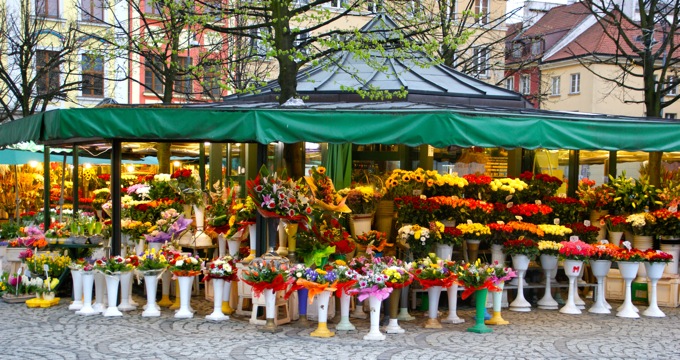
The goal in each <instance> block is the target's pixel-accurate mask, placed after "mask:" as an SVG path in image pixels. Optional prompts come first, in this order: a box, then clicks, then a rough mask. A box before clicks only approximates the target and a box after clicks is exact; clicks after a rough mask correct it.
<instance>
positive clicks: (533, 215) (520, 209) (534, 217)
mask: <svg viewBox="0 0 680 360" xmlns="http://www.w3.org/2000/svg"><path fill="white" fill-rule="evenodd" d="M508 211H509V212H510V213H511V214H512V215H514V216H515V218H517V217H518V216H519V217H521V219H522V220H523V221H527V222H530V223H532V224H544V223H547V222H548V220H549V216H550V215H551V214H552V212H553V210H552V208H551V207H550V206H548V205H543V204H530V203H528V204H515V205H512V206H510V204H508Z"/></svg>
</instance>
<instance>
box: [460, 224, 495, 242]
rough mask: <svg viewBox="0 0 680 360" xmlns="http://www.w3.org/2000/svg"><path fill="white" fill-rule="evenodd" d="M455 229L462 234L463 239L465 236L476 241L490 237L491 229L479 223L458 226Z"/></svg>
mask: <svg viewBox="0 0 680 360" xmlns="http://www.w3.org/2000/svg"><path fill="white" fill-rule="evenodd" d="M456 229H458V230H460V232H461V233H463V235H462V236H463V237H466V235H467V237H471V236H474V237H475V238H477V239H483V238H487V237H489V236H491V229H490V228H489V227H488V226H486V225H483V224H480V223H473V222H470V223H463V224H458V225H457V226H456Z"/></svg>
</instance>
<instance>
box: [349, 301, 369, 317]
mask: <svg viewBox="0 0 680 360" xmlns="http://www.w3.org/2000/svg"><path fill="white" fill-rule="evenodd" d="M364 301H366V300H364ZM350 316H351V317H353V318H355V319H365V318H367V317H368V315H366V313H365V312H364V302H363V301H361V302H360V301H359V299H358V298H357V299H355V302H354V311H352V314H350Z"/></svg>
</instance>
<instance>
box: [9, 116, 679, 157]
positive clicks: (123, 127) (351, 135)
mask: <svg viewBox="0 0 680 360" xmlns="http://www.w3.org/2000/svg"><path fill="white" fill-rule="evenodd" d="M41 123H42V124H43V125H42V127H43V132H42V133H41V132H40V131H39V129H40V124H41ZM22 124H25V126H26V129H22V128H21V127H20V126H21V125H22ZM6 130H7V131H6ZM83 139H120V140H129V141H213V142H259V143H263V144H267V143H271V142H275V141H282V142H285V143H293V142H299V141H309V142H328V143H334V144H340V143H355V144H373V143H380V144H404V145H408V146H417V145H421V144H429V145H433V146H435V147H445V146H449V145H457V146H462V147H469V146H481V147H496V146H499V147H505V148H515V147H522V148H526V149H535V148H546V149H583V150H594V149H602V150H642V151H680V123H676V122H671V121H664V120H663V119H660V120H653V121H652V120H647V119H644V118H640V119H632V120H631V118H622V119H617V118H611V117H607V116H604V115H603V116H601V117H597V116H592V115H588V116H585V115H584V116H579V115H578V114H570V113H546V112H536V113H530V112H529V113H528V114H525V113H513V112H510V111H509V112H490V111H486V112H484V111H480V112H477V113H475V112H470V111H458V110H456V109H424V110H394V109H391V110H342V109H327V110H319V109H295V110H289V109H250V108H249V109H233V108H223V109H217V108H207V109H206V108H198V107H196V108H97V109H65V110H52V111H48V112H46V113H44V114H40V115H34V116H32V117H29V118H25V119H20V120H17V121H14V122H12V123H9V124H4V125H1V126H0V145H8V144H12V143H15V142H18V141H28V140H34V141H37V142H47V143H50V144H59V143H69V142H74V141H82V140H83Z"/></svg>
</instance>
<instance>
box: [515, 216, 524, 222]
mask: <svg viewBox="0 0 680 360" xmlns="http://www.w3.org/2000/svg"><path fill="white" fill-rule="evenodd" d="M515 219H517V221H522V219H523V218H522V217H521V216H519V215H517V216H515Z"/></svg>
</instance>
